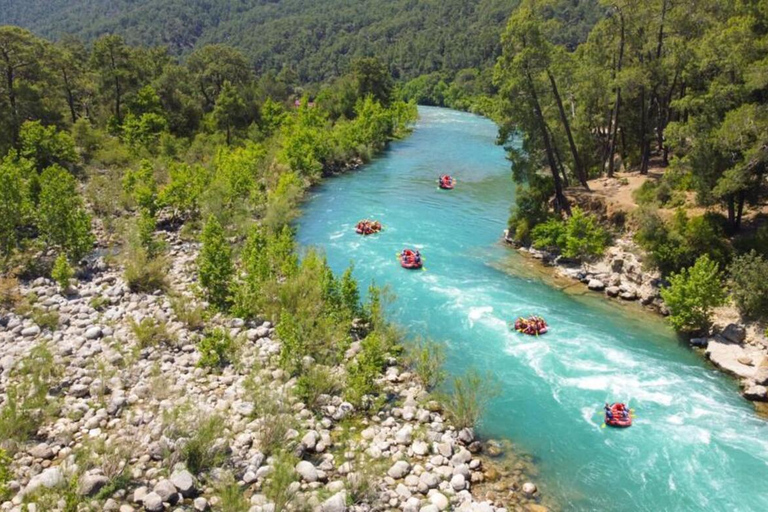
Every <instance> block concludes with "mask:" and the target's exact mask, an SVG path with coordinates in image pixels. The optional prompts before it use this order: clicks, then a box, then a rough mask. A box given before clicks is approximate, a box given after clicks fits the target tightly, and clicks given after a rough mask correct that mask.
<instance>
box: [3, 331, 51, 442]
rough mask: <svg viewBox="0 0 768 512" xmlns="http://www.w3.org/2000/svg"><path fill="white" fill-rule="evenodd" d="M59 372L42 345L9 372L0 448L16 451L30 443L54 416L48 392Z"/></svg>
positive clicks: (36, 347)
mask: <svg viewBox="0 0 768 512" xmlns="http://www.w3.org/2000/svg"><path fill="white" fill-rule="evenodd" d="M59 372H60V369H59V367H57V366H56V365H54V362H53V355H52V354H51V352H50V350H49V349H48V347H47V346H46V345H44V344H40V345H37V346H35V347H34V348H33V349H32V350H31V351H30V353H29V355H28V356H26V357H25V358H24V359H22V360H21V361H19V362H18V363H17V365H16V366H15V367H14V368H13V369H12V370H11V373H10V376H11V379H9V382H10V383H11V384H9V385H8V387H7V388H6V390H5V402H4V404H3V407H2V409H0V445H1V446H0V447H2V448H3V449H6V450H13V449H15V448H16V447H17V446H18V444H19V443H23V442H25V441H27V440H29V439H30V438H31V437H32V436H33V435H34V434H35V433H36V432H37V430H38V429H39V428H40V426H41V425H42V424H43V423H44V422H45V420H46V418H47V417H49V416H51V415H53V414H54V413H55V410H54V409H55V402H54V401H52V400H49V398H48V391H49V389H50V388H51V387H52V386H53V385H54V383H55V382H57V379H58V377H59Z"/></svg>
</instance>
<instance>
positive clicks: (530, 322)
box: [515, 316, 549, 336]
mask: <svg viewBox="0 0 768 512" xmlns="http://www.w3.org/2000/svg"><path fill="white" fill-rule="evenodd" d="M515 330H516V331H517V332H520V333H523V334H527V335H529V336H538V335H540V334H545V333H546V332H547V331H548V330H549V328H548V327H547V322H545V321H544V319H543V318H541V317H540V316H529V317H528V318H523V317H522V316H521V317H518V319H517V320H515Z"/></svg>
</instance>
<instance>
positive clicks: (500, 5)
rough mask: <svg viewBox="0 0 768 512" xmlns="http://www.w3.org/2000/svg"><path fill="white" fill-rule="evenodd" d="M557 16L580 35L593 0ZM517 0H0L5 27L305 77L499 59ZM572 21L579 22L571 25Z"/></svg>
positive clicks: (563, 2)
mask: <svg viewBox="0 0 768 512" xmlns="http://www.w3.org/2000/svg"><path fill="white" fill-rule="evenodd" d="M559 4H560V5H559V6H558V9H557V11H558V14H562V15H563V16H565V17H567V18H568V19H569V20H572V21H573V23H571V24H570V25H569V31H570V32H573V33H574V34H573V35H571V36H569V37H573V38H577V39H578V38H583V37H584V35H585V34H586V33H587V32H588V30H589V28H590V27H591V25H592V24H593V23H594V20H595V19H596V16H597V13H598V9H597V8H596V4H597V2H596V0H586V1H585V0H581V1H579V0H560V1H559ZM516 5H517V1H516V0H391V1H386V0H276V1H269V0H0V24H14V25H20V26H24V27H27V28H29V29H31V30H33V31H34V32H36V33H38V34H39V35H42V36H45V37H48V38H54V39H55V38H58V37H60V36H61V35H63V34H74V35H77V36H79V37H82V38H84V39H86V40H91V39H94V38H96V37H98V36H99V35H101V34H104V33H119V34H122V35H123V36H125V38H126V40H127V41H128V42H129V43H131V44H143V45H147V44H152V45H168V46H169V47H170V48H171V51H172V52H173V53H176V54H183V53H185V52H188V51H189V50H191V49H192V48H194V47H195V46H197V45H200V44H204V43H214V42H226V43H227V44H230V45H232V46H235V47H238V48H240V49H241V50H243V51H244V52H245V53H246V54H247V55H248V56H249V57H250V58H252V59H253V61H254V63H255V65H256V66H257V68H259V69H260V70H267V69H273V70H279V69H281V68H282V67H283V66H285V65H288V66H290V67H292V68H293V69H294V70H295V71H296V72H297V73H298V75H299V79H300V80H301V81H305V82H306V81H319V80H323V79H325V78H328V77H329V76H334V75H338V74H339V72H340V70H342V69H344V68H345V67H346V66H347V64H348V62H349V60H350V59H352V58H354V57H359V56H368V55H377V56H379V57H381V58H383V59H384V60H386V61H387V62H388V63H389V64H390V66H391V68H392V70H393V72H394V74H395V76H396V77H400V78H413V77H415V76H419V75H422V74H425V73H429V72H432V71H438V70H448V71H457V70H459V69H463V68H468V67H483V66H486V65H488V64H490V63H492V62H493V61H494V60H495V58H496V56H497V55H498V51H499V37H500V34H501V30H502V28H503V27H504V24H505V22H506V19H507V18H508V17H509V15H510V13H511V12H512V10H513V9H514V7H515V6H516ZM574 25H575V26H574Z"/></svg>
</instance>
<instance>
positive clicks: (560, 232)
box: [531, 219, 567, 251]
mask: <svg viewBox="0 0 768 512" xmlns="http://www.w3.org/2000/svg"><path fill="white" fill-rule="evenodd" d="M531 238H532V240H533V246H534V247H535V248H536V249H546V250H550V251H557V250H560V248H562V247H565V245H566V243H567V238H566V234H565V222H563V221H561V220H560V219H549V220H548V221H546V222H544V223H542V224H539V225H538V226H536V227H535V228H533V231H532V232H531Z"/></svg>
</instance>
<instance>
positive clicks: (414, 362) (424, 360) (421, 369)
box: [409, 340, 445, 391]
mask: <svg viewBox="0 0 768 512" xmlns="http://www.w3.org/2000/svg"><path fill="white" fill-rule="evenodd" d="M409 352H410V353H409V359H410V361H411V366H412V367H413V369H414V371H415V372H416V374H417V375H418V376H419V379H421V383H422V384H423V385H424V388H425V389H426V390H427V391H431V390H433V389H435V388H437V387H439V386H440V385H441V384H442V383H443V381H444V380H445V370H444V369H443V364H444V363H445V348H444V347H443V345H441V344H439V343H437V342H435V341H430V340H419V341H418V342H416V343H414V344H413V345H412V346H410V347H409Z"/></svg>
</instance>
